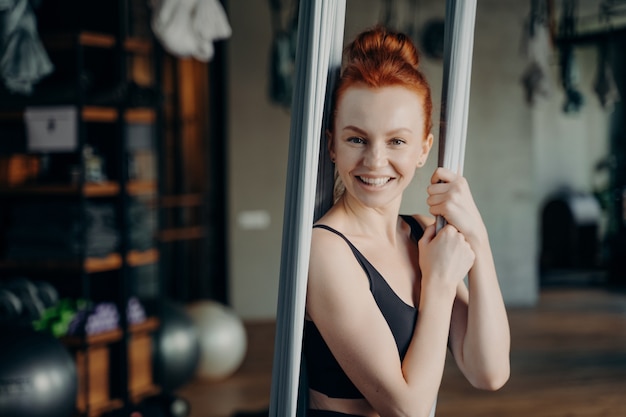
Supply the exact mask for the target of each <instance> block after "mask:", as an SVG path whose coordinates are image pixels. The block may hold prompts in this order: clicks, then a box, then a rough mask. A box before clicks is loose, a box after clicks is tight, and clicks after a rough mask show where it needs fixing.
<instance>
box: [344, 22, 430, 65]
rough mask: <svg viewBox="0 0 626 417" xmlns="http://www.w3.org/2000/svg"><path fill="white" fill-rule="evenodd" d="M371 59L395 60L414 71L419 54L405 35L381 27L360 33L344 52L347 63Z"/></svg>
mask: <svg viewBox="0 0 626 417" xmlns="http://www.w3.org/2000/svg"><path fill="white" fill-rule="evenodd" d="M372 57H381V59H384V60H388V59H390V58H392V59H393V58H397V59H400V60H402V61H404V62H405V63H406V64H408V65H410V66H411V67H413V68H414V69H416V70H417V68H418V66H419V53H418V51H417V48H416V47H415V45H414V44H413V41H412V40H411V39H410V38H409V37H408V36H406V35H405V34H403V33H399V32H394V31H392V30H389V29H387V28H385V27H384V26H381V25H377V26H375V27H373V28H372V29H370V30H367V31H365V32H362V33H361V34H360V35H359V36H358V37H357V38H356V39H355V40H354V42H352V44H351V45H350V46H349V48H348V49H347V50H346V58H347V59H348V61H363V60H370V59H372Z"/></svg>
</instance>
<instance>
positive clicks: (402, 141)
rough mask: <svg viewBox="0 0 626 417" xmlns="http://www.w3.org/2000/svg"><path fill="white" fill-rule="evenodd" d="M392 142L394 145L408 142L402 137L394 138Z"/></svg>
mask: <svg viewBox="0 0 626 417" xmlns="http://www.w3.org/2000/svg"><path fill="white" fill-rule="evenodd" d="M390 142H391V144H392V145H402V144H404V143H406V142H405V141H404V140H402V139H400V138H393V139H391V141H390Z"/></svg>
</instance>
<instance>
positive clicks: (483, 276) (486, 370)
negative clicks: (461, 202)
mask: <svg viewBox="0 0 626 417" xmlns="http://www.w3.org/2000/svg"><path fill="white" fill-rule="evenodd" d="M475 253H476V260H475V263H474V266H473V267H472V269H471V270H470V272H469V275H468V283H469V302H468V306H467V328H466V332H465V337H464V339H463V346H462V351H463V367H464V368H465V373H466V375H467V376H468V378H470V379H471V380H473V381H472V383H473V384H474V385H476V386H479V387H481V388H486V389H495V388H499V387H500V386H501V385H503V384H504V382H506V380H507V379H508V375H509V352H510V330H509V323H508V318H507V314H506V309H505V305H504V301H503V299H502V294H501V292H500V286H499V284H498V278H497V274H496V269H495V265H494V263H493V256H492V254H491V248H490V247H489V243H488V241H485V243H483V244H482V246H481V247H476V249H475Z"/></svg>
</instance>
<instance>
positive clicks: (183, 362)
mask: <svg viewBox="0 0 626 417" xmlns="http://www.w3.org/2000/svg"><path fill="white" fill-rule="evenodd" d="M142 303H143V304H144V306H145V308H146V312H147V313H148V314H150V315H157V316H158V317H159V321H160V325H159V328H158V329H157V330H156V331H155V332H154V333H153V339H152V340H153V344H152V346H153V352H154V353H153V356H152V365H153V369H154V380H155V382H156V383H157V384H158V385H159V386H160V387H161V388H162V389H163V390H164V391H169V392H172V391H174V390H176V389H177V388H179V387H181V386H183V385H184V384H186V383H187V382H189V381H190V380H191V379H192V378H193V377H194V375H195V374H196V370H197V368H198V363H199V361H200V341H199V338H198V332H197V330H196V327H195V325H194V322H193V321H192V320H191V317H189V315H188V314H187V313H186V312H185V309H184V307H183V306H182V305H179V304H176V303H174V302H172V301H163V302H157V301H147V302H142Z"/></svg>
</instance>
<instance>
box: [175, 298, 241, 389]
mask: <svg viewBox="0 0 626 417" xmlns="http://www.w3.org/2000/svg"><path fill="white" fill-rule="evenodd" d="M187 312H188V313H189V315H190V316H191V319H192V320H193V322H194V324H195V326H196V329H197V330H198V335H199V337H200V364H199V366H198V376H200V377H202V378H207V379H222V378H225V377H227V376H230V375H231V374H232V373H233V372H235V371H236V370H237V368H239V366H240V365H241V363H242V362H243V359H244V357H245V355H246V350H247V343H248V338H247V335H246V329H245V327H244V325H243V322H242V321H241V319H239V317H238V316H237V315H236V314H235V312H234V311H233V310H232V309H231V308H229V307H227V306H224V305H222V304H220V303H218V302H216V301H211V300H203V301H196V302H194V303H191V304H189V305H188V306H187Z"/></svg>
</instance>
